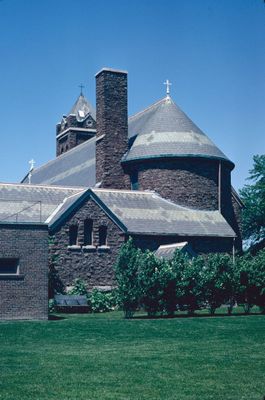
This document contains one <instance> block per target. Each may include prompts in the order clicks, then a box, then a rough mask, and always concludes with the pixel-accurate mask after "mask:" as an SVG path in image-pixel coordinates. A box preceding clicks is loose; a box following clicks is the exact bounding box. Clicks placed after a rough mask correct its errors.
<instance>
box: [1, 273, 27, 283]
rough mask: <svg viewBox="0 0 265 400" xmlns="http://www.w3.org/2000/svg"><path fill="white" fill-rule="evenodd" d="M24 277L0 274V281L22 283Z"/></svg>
mask: <svg viewBox="0 0 265 400" xmlns="http://www.w3.org/2000/svg"><path fill="white" fill-rule="evenodd" d="M24 276H25V275H16V274H0V280H1V281H22V280H23V279H24Z"/></svg>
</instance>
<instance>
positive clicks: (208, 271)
mask: <svg viewBox="0 0 265 400" xmlns="http://www.w3.org/2000/svg"><path fill="white" fill-rule="evenodd" d="M194 263H196V264H198V265H201V266H202V268H201V267H200V268H201V273H200V275H201V291H202V294H203V300H204V302H205V304H206V305H207V307H208V308H209V311H210V314H212V315H213V314H214V313H215V310H216V308H218V307H220V306H221V305H222V304H224V303H229V310H228V312H229V313H231V311H232V306H233V304H234V284H233V282H234V276H233V268H232V260H231V257H230V256H229V255H227V254H209V255H208V256H207V257H198V258H197V260H194Z"/></svg>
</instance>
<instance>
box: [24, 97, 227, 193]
mask: <svg viewBox="0 0 265 400" xmlns="http://www.w3.org/2000/svg"><path fill="white" fill-rule="evenodd" d="M83 102H84V103H83ZM80 104H81V105H82V104H88V102H87V100H86V99H85V98H84V96H82V95H80V96H79V98H78V100H77V101H76V103H75V105H74V107H73V108H72V110H71V111H70V113H74V114H76V112H77V110H78V108H79V107H80ZM84 107H85V109H86V107H87V106H84ZM88 107H90V105H89V106H88ZM91 110H92V108H91ZM92 116H93V115H92ZM135 135H137V137H136V139H135V141H134V143H133V145H132V147H131V149H130V150H129V151H128V153H127V154H126V155H125V156H124V158H123V161H124V162H126V161H132V160H138V159H148V158H153V157H186V156H192V157H208V158H217V159H223V160H226V161H227V162H229V163H230V164H231V165H232V166H233V164H232V163H231V161H229V160H228V158H227V157H226V156H225V155H224V154H223V153H222V152H221V151H220V150H219V149H218V148H217V147H216V146H215V145H214V144H213V142H212V141H211V140H210V139H209V138H208V137H207V136H206V135H205V134H204V133H203V132H202V131H201V130H200V129H199V128H198V127H197V126H196V125H195V124H194V123H193V122H192V121H191V120H190V119H189V118H188V117H187V116H186V114H184V113H183V112H182V111H181V110H180V109H179V108H178V106H176V105H175V104H174V102H173V101H172V100H171V98H169V99H168V98H164V99H162V100H160V101H159V102H157V103H155V104H154V105H152V106H151V107H149V108H147V109H146V110H144V111H142V112H140V113H138V114H136V115H135V116H133V117H130V118H129V138H131V137H133V136H135ZM95 144H96V138H95V137H94V138H92V139H89V140H88V141H86V142H84V143H82V144H80V145H78V146H76V147H74V148H73V149H71V150H69V151H67V152H66V153H64V154H62V155H60V156H59V157H57V158H56V159H54V160H52V161H49V162H48V163H46V164H44V165H43V166H41V167H39V168H36V169H34V170H33V171H32V179H31V182H32V183H33V184H46V185H62V186H77V185H78V186H85V187H93V186H94V185H95V183H96V171H95ZM22 182H23V183H28V175H27V176H26V177H25V178H24V179H23V180H22Z"/></svg>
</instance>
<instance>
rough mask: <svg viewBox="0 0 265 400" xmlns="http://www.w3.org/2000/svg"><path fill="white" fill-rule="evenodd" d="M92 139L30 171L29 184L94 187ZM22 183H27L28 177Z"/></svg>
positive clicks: (94, 149) (93, 141)
mask: <svg viewBox="0 0 265 400" xmlns="http://www.w3.org/2000/svg"><path fill="white" fill-rule="evenodd" d="M95 142H96V138H95V137H93V138H91V139H89V140H87V141H86V142H84V143H82V144H80V145H79V146H76V147H74V148H73V149H71V150H69V151H67V152H66V153H64V154H61V155H60V156H59V157H57V158H55V159H54V160H52V161H49V162H48V163H46V164H44V165H43V166H41V167H39V168H36V169H34V170H33V171H32V177H31V183H32V184H42V185H61V186H86V187H89V186H94V185H95V180H96V172H95V151H96V146H95ZM22 182H23V183H29V180H28V175H27V176H26V177H25V178H24V179H23V181H22Z"/></svg>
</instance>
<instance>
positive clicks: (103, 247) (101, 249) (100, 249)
mask: <svg viewBox="0 0 265 400" xmlns="http://www.w3.org/2000/svg"><path fill="white" fill-rule="evenodd" d="M109 250H110V247H109V246H98V251H101V252H105V251H106V252H107V251H109Z"/></svg>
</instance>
